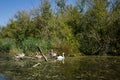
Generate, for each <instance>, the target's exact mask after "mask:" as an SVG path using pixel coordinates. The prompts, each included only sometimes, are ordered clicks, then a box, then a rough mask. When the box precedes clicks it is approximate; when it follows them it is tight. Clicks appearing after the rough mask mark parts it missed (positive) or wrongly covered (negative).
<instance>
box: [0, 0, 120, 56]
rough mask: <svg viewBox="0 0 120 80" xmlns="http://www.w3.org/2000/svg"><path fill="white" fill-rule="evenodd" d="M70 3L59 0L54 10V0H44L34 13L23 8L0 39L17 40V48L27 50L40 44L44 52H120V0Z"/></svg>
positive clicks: (78, 0)
mask: <svg viewBox="0 0 120 80" xmlns="http://www.w3.org/2000/svg"><path fill="white" fill-rule="evenodd" d="M67 2H68V1H67V0H56V1H55V4H56V6H57V8H58V9H57V10H56V9H55V10H54V9H53V8H52V7H51V4H52V2H51V1H49V0H41V4H40V6H38V7H37V8H35V9H33V10H32V11H31V12H30V13H28V12H26V11H19V12H18V13H17V14H16V15H15V16H14V18H13V19H11V20H10V23H9V24H7V26H6V27H4V28H2V29H0V38H12V39H14V40H15V43H16V46H17V47H16V48H15V50H17V49H20V50H21V49H22V50H23V52H29V51H30V52H34V51H35V49H34V48H33V47H35V44H36V43H38V44H39V43H40V47H42V48H43V50H44V51H46V50H49V49H51V48H57V49H58V52H63V51H64V52H65V53H66V54H67V55H72V54H75V53H78V52H82V53H84V54H87V55H103V54H112V53H113V54H120V51H119V49H120V37H119V35H120V33H119V32H120V27H119V26H120V15H119V14H120V2H119V0H115V1H113V0H76V2H77V3H76V4H74V6H73V5H70V4H67ZM54 13H56V14H54ZM30 42H31V43H30ZM1 44H2V43H1ZM13 51H14V50H13Z"/></svg>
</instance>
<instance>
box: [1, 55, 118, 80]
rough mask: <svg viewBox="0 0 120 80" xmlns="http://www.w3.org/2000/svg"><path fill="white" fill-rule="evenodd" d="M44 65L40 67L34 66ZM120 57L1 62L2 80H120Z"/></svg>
mask: <svg viewBox="0 0 120 80" xmlns="http://www.w3.org/2000/svg"><path fill="white" fill-rule="evenodd" d="M37 63H40V64H39V65H38V66H37V67H33V65H35V64H37ZM119 68H120V57H117V56H116V57H113V56H111V57H109V56H107V57H99V56H80V57H66V58H65V64H62V63H60V62H56V61H53V60H48V62H45V61H44V60H42V61H41V60H40V61H39V60H35V59H23V60H17V61H16V60H14V59H12V58H11V59H10V58H9V59H8V58H3V57H2V58H1V59H0V73H1V74H4V75H5V76H7V77H8V78H9V79H8V78H7V77H5V76H3V75H0V80H120V77H119V76H120V69H119Z"/></svg>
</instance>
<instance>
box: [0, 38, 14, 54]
mask: <svg viewBox="0 0 120 80" xmlns="http://www.w3.org/2000/svg"><path fill="white" fill-rule="evenodd" d="M13 47H15V41H14V40H13V39H10V38H5V39H0V52H7V53H9V51H10V49H12V48H13Z"/></svg>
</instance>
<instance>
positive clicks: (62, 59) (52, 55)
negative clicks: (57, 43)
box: [15, 50, 65, 64]
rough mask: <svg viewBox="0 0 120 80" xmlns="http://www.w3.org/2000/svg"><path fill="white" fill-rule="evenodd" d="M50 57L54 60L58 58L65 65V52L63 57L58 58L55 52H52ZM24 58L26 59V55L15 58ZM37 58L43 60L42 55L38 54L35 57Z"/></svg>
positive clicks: (18, 55)
mask: <svg viewBox="0 0 120 80" xmlns="http://www.w3.org/2000/svg"><path fill="white" fill-rule="evenodd" d="M50 56H51V57H52V58H56V59H57V60H58V61H62V63H63V64H64V59H65V56H64V52H63V53H62V55H61V56H57V53H55V52H54V51H53V50H51V53H50ZM24 57H25V54H24V53H21V54H17V55H15V58H17V59H23V58H24ZM35 57H36V58H38V59H41V58H42V55H39V54H37V55H35Z"/></svg>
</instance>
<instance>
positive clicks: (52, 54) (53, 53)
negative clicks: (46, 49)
mask: <svg viewBox="0 0 120 80" xmlns="http://www.w3.org/2000/svg"><path fill="white" fill-rule="evenodd" d="M50 56H51V58H56V56H57V53H55V52H54V51H53V49H52V50H51V53H50Z"/></svg>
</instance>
